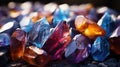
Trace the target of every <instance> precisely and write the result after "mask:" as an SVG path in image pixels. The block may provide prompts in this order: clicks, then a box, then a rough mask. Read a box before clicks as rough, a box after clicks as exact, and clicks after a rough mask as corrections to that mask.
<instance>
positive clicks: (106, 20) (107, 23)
mask: <svg viewBox="0 0 120 67" xmlns="http://www.w3.org/2000/svg"><path fill="white" fill-rule="evenodd" d="M98 25H100V26H101V27H102V28H103V29H104V30H105V31H106V35H105V37H106V38H108V37H109V36H110V35H111V34H112V32H113V31H114V30H115V29H116V28H117V26H116V24H115V22H114V19H113V18H112V17H111V15H110V14H109V13H105V14H104V16H103V17H102V18H101V19H100V20H99V21H98Z"/></svg>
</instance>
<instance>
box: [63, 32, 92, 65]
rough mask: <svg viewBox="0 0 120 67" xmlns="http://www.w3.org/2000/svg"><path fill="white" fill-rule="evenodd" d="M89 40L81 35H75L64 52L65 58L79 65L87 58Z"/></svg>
mask: <svg viewBox="0 0 120 67" xmlns="http://www.w3.org/2000/svg"><path fill="white" fill-rule="evenodd" d="M90 47H91V45H90V42H89V39H88V38H87V37H86V36H84V35H82V34H78V35H76V36H75V37H74V38H73V40H72V41H71V43H70V44H69V45H68V47H67V48H66V51H65V57H66V58H67V59H68V60H69V61H70V62H73V63H79V62H80V61H83V60H84V59H86V58H87V57H88V56H89V50H90Z"/></svg>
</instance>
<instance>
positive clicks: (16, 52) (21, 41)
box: [10, 29, 27, 61]
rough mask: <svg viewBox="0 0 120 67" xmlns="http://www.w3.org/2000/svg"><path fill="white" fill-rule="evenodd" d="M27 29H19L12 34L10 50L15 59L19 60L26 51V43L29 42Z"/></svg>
mask: <svg viewBox="0 0 120 67" xmlns="http://www.w3.org/2000/svg"><path fill="white" fill-rule="evenodd" d="M26 36H27V35H26V33H25V31H23V30H21V29H17V30H16V31H15V32H14V33H13V34H12V36H11V42H10V51H11V58H12V60H13V61H17V60H19V59H20V58H21V57H22V56H23V53H24V49H25V45H26V43H27V37H26Z"/></svg>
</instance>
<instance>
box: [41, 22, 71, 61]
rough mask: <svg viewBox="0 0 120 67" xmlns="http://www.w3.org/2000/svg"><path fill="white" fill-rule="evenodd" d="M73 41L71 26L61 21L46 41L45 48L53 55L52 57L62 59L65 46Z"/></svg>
mask: <svg viewBox="0 0 120 67" xmlns="http://www.w3.org/2000/svg"><path fill="white" fill-rule="evenodd" d="M70 41H71V37H70V34H69V28H68V25H67V24H66V22H64V21H63V22H60V23H59V24H58V25H57V26H56V27H55V29H54V32H53V33H52V34H51V35H50V36H49V38H48V39H47V41H46V42H45V44H44V46H43V49H44V50H45V51H46V52H48V54H50V55H52V59H53V60H56V59H62V55H63V53H64V51H65V48H66V47H67V46H68V44H69V42H70Z"/></svg>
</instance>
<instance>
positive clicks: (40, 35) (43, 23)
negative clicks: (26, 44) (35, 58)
mask: <svg viewBox="0 0 120 67" xmlns="http://www.w3.org/2000/svg"><path fill="white" fill-rule="evenodd" d="M49 35H50V25H49V23H48V22H47V20H46V18H45V17H43V18H41V19H40V20H39V21H38V22H37V23H35V24H34V25H33V27H32V30H31V31H30V32H29V35H28V37H29V41H30V42H31V43H32V44H34V45H36V46H37V47H38V48H41V47H42V46H43V45H44V42H45V41H46V40H47V38H48V36H49Z"/></svg>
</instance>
